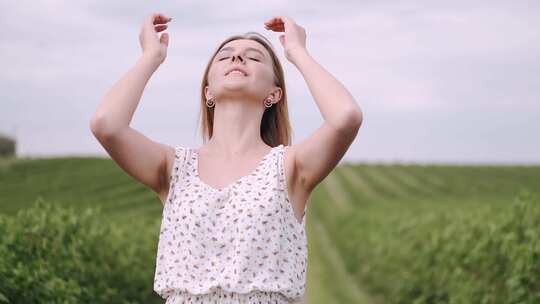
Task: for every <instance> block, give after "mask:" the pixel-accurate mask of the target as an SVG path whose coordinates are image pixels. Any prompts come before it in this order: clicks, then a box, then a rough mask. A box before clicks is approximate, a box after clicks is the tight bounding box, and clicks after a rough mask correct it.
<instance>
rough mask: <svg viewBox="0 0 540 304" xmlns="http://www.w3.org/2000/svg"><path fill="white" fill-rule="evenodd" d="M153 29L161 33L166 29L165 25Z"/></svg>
mask: <svg viewBox="0 0 540 304" xmlns="http://www.w3.org/2000/svg"><path fill="white" fill-rule="evenodd" d="M154 28H155V30H156V32H161V31H164V30H165V29H167V24H159V25H156V26H155V27H154Z"/></svg>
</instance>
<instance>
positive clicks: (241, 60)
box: [232, 55, 244, 62]
mask: <svg viewBox="0 0 540 304" xmlns="http://www.w3.org/2000/svg"><path fill="white" fill-rule="evenodd" d="M235 57H238V59H239V60H240V62H243V61H244V59H242V57H240V55H238V56H234V55H233V56H232V61H233V62H234V58H235Z"/></svg>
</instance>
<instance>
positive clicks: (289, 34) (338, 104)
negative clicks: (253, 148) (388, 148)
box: [265, 16, 363, 209]
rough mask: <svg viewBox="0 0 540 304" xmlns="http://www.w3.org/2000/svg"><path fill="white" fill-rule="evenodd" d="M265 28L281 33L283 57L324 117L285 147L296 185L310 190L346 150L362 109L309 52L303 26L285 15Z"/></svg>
mask: <svg viewBox="0 0 540 304" xmlns="http://www.w3.org/2000/svg"><path fill="white" fill-rule="evenodd" d="M265 28H266V29H268V30H272V31H275V32H284V33H285V34H283V35H281V36H280V37H279V41H280V42H281V44H282V46H283V48H284V50H285V56H286V58H287V59H288V60H289V61H290V62H291V63H293V64H294V65H295V66H296V67H297V68H298V70H299V71H300V73H302V76H304V79H305V81H306V83H307V85H308V87H309V90H310V92H311V94H312V95H313V98H314V100H315V103H316V105H317V107H318V108H319V110H320V112H321V115H322V117H323V118H324V122H323V124H322V125H321V126H320V127H319V128H318V129H317V130H315V132H313V134H311V135H310V136H309V137H308V138H307V139H305V140H304V141H301V142H299V143H298V144H294V145H292V146H291V147H290V148H289V150H290V154H291V155H292V157H293V159H294V167H295V168H296V171H297V175H298V178H297V179H298V184H299V185H300V186H301V187H302V189H304V191H306V192H307V193H310V192H311V191H312V190H313V189H314V188H315V187H316V185H317V184H318V183H320V182H321V181H322V180H323V179H324V178H325V177H326V176H327V175H328V174H329V173H330V172H331V171H332V170H333V169H334V168H335V167H336V165H337V164H338V163H339V160H340V159H341V158H342V157H343V156H344V154H345V152H347V150H348V148H349V146H350V145H351V143H352V142H353V140H354V138H355V137H356V135H357V133H358V130H359V129H360V126H361V124H362V120H363V114H362V110H361V109H360V107H359V106H358V104H357V103H356V101H355V100H354V98H353V97H352V95H351V94H350V93H349V91H348V90H347V89H346V88H345V87H344V86H343V85H342V84H341V82H339V81H338V80H337V79H336V78H335V77H334V76H332V75H331V74H330V73H329V72H328V71H326V70H325V69H324V68H323V67H322V66H321V65H320V64H319V63H318V62H317V61H315V59H314V58H313V57H312V56H311V55H310V54H309V52H308V51H307V49H306V32H305V30H304V28H303V27H301V26H300V25H298V24H296V22H294V20H293V19H292V18H290V17H288V16H277V17H274V18H272V19H270V20H268V21H267V22H265ZM303 207H304V206H300V209H303Z"/></svg>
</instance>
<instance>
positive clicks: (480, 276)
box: [392, 192, 540, 304]
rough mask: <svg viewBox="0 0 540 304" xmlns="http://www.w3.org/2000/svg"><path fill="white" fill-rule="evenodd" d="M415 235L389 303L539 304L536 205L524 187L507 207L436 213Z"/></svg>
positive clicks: (539, 224) (538, 208)
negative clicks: (422, 233) (433, 226)
mask: <svg viewBox="0 0 540 304" xmlns="http://www.w3.org/2000/svg"><path fill="white" fill-rule="evenodd" d="M437 221H439V225H440V227H444V228H442V229H437V230H432V231H431V232H430V233H429V234H428V237H427V238H416V239H415V240H414V241H412V242H411V243H410V244H409V246H410V248H416V254H415V259H411V261H412V262H411V265H406V266H405V267H404V268H406V269H407V273H408V275H407V276H405V277H404V279H403V284H402V285H401V288H400V289H399V290H398V292H397V294H396V295H394V297H393V300H392V302H393V303H452V304H457V303H463V304H465V303H504V304H512V303H516V304H517V303H523V304H525V303H531V304H533V303H540V206H539V204H538V200H537V198H536V197H533V196H532V195H531V194H530V193H528V192H522V193H521V194H520V195H519V196H517V197H516V198H515V200H514V202H513V203H512V204H511V205H510V206H508V207H507V208H502V209H499V208H497V209H491V208H486V209H485V210H483V211H481V212H475V213H467V212H466V210H464V212H463V215H462V217H460V218H458V219H456V218H449V217H446V216H442V217H439V218H437Z"/></svg>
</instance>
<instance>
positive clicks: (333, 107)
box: [293, 50, 362, 128]
mask: <svg viewBox="0 0 540 304" xmlns="http://www.w3.org/2000/svg"><path fill="white" fill-rule="evenodd" d="M293 58H294V65H295V66H296V67H297V68H298V70H299V71H300V73H301V74H302V75H303V77H304V79H305V81H306V83H307V85H308V87H309V90H310V92H311V94H312V95H313V98H314V99H315V102H316V103H317V106H318V108H319V110H320V112H321V114H322V116H323V118H324V120H325V121H327V122H329V123H330V124H331V125H333V126H335V127H337V128H347V127H348V126H350V124H357V123H361V121H362V111H361V109H360V107H359V106H358V104H357V103H356V101H355V100H354V98H353V96H352V95H351V94H350V93H349V91H348V90H347V89H346V88H345V87H344V86H343V85H342V84H341V82H339V81H338V80H337V79H336V78H335V77H334V76H332V75H331V74H330V73H329V72H327V71H326V70H325V69H324V68H323V67H322V66H321V65H320V64H319V63H317V62H316V61H315V60H314V59H313V57H311V55H310V54H309V53H308V52H307V51H305V50H302V51H298V52H296V53H295V54H294V55H293Z"/></svg>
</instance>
